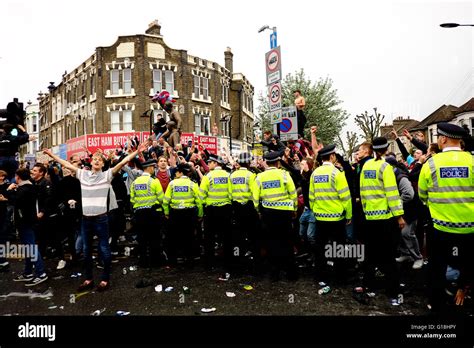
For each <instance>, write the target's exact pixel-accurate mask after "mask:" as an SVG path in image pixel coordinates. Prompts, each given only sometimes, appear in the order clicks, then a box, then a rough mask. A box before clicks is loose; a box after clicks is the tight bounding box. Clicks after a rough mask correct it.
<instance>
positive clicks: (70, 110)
mask: <svg viewBox="0 0 474 348" xmlns="http://www.w3.org/2000/svg"><path fill="white" fill-rule="evenodd" d="M224 62H225V63H224V66H221V65H219V64H218V63H215V62H211V61H209V60H206V59H203V58H200V57H195V56H192V55H190V54H188V52H187V51H186V50H179V49H172V48H170V47H168V46H167V45H166V44H165V42H164V41H163V36H162V35H161V26H160V25H159V24H158V22H157V21H154V22H152V23H151V24H150V25H149V27H148V29H147V30H146V32H145V34H143V35H130V36H120V37H118V39H117V41H116V42H115V43H114V44H113V45H111V46H108V47H97V48H96V50H95V52H94V53H93V54H92V55H91V56H90V57H89V58H87V59H86V60H85V61H84V62H83V63H82V64H80V65H79V66H78V67H77V68H75V69H73V70H72V71H70V72H65V73H64V74H63V75H62V80H61V82H60V83H59V84H58V85H57V86H56V85H55V84H54V83H52V82H51V83H50V86H49V87H48V90H49V91H48V93H46V94H42V93H40V94H39V98H38V100H39V109H40V111H39V113H40V146H41V147H53V146H57V145H60V144H64V143H65V142H66V141H67V140H69V139H73V138H76V137H79V136H81V135H84V134H97V133H110V132H112V133H116V132H131V131H147V130H149V128H150V126H149V124H150V117H146V116H145V117H142V115H143V114H144V113H145V112H148V114H150V113H151V111H150V110H153V111H152V113H153V116H154V118H155V119H156V115H157V114H163V115H164V116H165V117H167V115H166V113H165V112H164V111H163V110H162V109H161V107H160V106H159V104H158V103H152V102H151V100H150V97H151V96H153V95H154V94H155V93H156V92H159V91H162V90H167V91H168V92H169V93H170V94H171V95H172V96H173V98H174V99H175V100H176V103H175V108H176V110H178V111H179V112H180V113H181V115H182V118H183V132H188V133H192V132H195V134H196V135H220V136H222V137H223V138H226V137H228V136H229V134H230V127H229V123H231V124H232V128H231V129H232V138H233V139H237V140H240V141H242V143H251V141H252V126H253V123H254V114H253V97H254V87H253V86H252V84H251V83H250V82H249V81H248V80H247V79H246V77H245V75H244V74H242V73H235V72H234V71H233V53H232V51H231V49H230V48H227V49H226V50H225V52H224ZM213 133H214V134H213ZM215 133H217V134H215Z"/></svg>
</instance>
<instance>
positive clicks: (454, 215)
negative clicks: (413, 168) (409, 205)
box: [418, 150, 474, 233]
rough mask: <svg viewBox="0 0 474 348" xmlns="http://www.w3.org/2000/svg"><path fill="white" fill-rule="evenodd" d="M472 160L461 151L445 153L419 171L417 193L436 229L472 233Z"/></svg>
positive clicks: (473, 184) (473, 202)
mask: <svg viewBox="0 0 474 348" xmlns="http://www.w3.org/2000/svg"><path fill="white" fill-rule="evenodd" d="M473 172H474V157H473V156H472V155H471V154H470V153H468V152H464V151H456V150H454V151H444V152H442V153H438V154H437V155H435V156H433V157H432V158H430V159H429V160H428V161H427V162H426V163H425V164H423V167H422V168H421V172H420V178H419V179H418V194H419V196H420V199H421V200H422V201H423V202H424V203H426V204H427V205H428V208H429V209H430V213H431V218H432V219H433V224H434V227H436V229H438V230H440V231H444V232H450V233H474V175H473Z"/></svg>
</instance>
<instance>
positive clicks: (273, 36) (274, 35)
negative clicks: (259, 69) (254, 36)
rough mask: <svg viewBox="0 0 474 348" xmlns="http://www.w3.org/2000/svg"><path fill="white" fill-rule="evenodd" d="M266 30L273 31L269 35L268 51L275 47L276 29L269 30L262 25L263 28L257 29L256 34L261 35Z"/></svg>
mask: <svg viewBox="0 0 474 348" xmlns="http://www.w3.org/2000/svg"><path fill="white" fill-rule="evenodd" d="M267 29H268V30H272V31H273V33H272V34H271V35H270V49H274V48H276V47H277V28H276V27H272V28H270V26H268V25H264V26H263V27H261V28H260V29H258V32H259V33H262V32H264V31H265V30H267Z"/></svg>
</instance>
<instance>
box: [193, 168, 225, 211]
mask: <svg viewBox="0 0 474 348" xmlns="http://www.w3.org/2000/svg"><path fill="white" fill-rule="evenodd" d="M229 177H230V176H229V173H227V172H226V171H225V170H223V169H221V168H220V167H216V168H215V169H214V170H211V171H210V172H209V173H207V174H206V175H205V176H204V177H203V178H202V180H201V186H200V187H199V191H200V197H201V199H202V201H203V203H204V205H206V206H210V205H212V206H223V205H226V204H230V203H231V202H230V197H231V191H230V180H229Z"/></svg>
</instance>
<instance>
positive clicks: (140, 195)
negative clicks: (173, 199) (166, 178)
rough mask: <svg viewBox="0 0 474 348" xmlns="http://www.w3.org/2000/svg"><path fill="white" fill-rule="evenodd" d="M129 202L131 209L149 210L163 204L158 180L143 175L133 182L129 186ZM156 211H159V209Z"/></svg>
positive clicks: (145, 174)
mask: <svg viewBox="0 0 474 348" xmlns="http://www.w3.org/2000/svg"><path fill="white" fill-rule="evenodd" d="M130 202H131V203H132V204H133V209H143V208H151V207H153V206H154V205H160V206H161V204H162V203H163V189H162V188H161V183H160V181H159V180H158V179H156V178H152V177H151V176H150V174H148V173H143V175H141V176H139V177H138V178H136V179H135V181H133V183H132V185H131V186H130ZM157 210H159V211H161V207H160V208H158V209H157Z"/></svg>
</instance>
